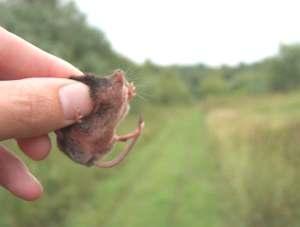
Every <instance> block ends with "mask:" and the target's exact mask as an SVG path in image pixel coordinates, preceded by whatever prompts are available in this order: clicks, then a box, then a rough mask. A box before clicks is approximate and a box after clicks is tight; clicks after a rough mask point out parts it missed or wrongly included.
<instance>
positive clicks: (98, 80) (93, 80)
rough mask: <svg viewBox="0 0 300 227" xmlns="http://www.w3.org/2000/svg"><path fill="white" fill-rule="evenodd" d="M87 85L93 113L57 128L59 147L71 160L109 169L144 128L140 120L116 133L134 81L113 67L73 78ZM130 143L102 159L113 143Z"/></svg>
mask: <svg viewBox="0 0 300 227" xmlns="http://www.w3.org/2000/svg"><path fill="white" fill-rule="evenodd" d="M73 79H75V80H78V81H81V82H82V83H85V84H87V85H88V86H89V87H90V95H91V98H92V100H93V110H92V112H91V113H90V114H89V115H88V116H86V117H84V118H81V117H80V114H78V116H79V117H78V123H77V124H73V125H71V126H68V127H66V128H63V129H60V130H57V131H56V134H57V144H58V146H59V148H60V149H61V150H62V151H63V152H64V153H65V154H66V155H67V156H69V157H70V158H71V159H72V160H73V161H75V162H77V163H80V164H82V165H86V166H91V165H95V166H97V167H100V168H109V167H113V166H115V165H117V164H119V163H120V162H121V161H122V160H123V159H124V158H125V157H126V155H127V154H128V153H129V151H130V150H131V149H132V147H133V145H134V144H135V143H136V141H137V139H138V137H139V136H140V134H141V132H142V129H143V127H144V122H143V120H141V119H140V121H139V124H138V127H137V129H136V130H135V131H133V132H131V133H128V134H126V135H122V136H118V135H117V134H116V127H117V126H118V124H119V122H120V121H121V120H122V119H124V118H125V116H126V115H127V113H128V111H129V102H130V101H131V99H132V98H133V96H135V87H134V85H133V83H128V82H127V80H126V78H125V75H124V72H123V71H121V70H116V71H115V72H114V73H113V74H112V75H110V76H107V77H96V76H94V75H86V76H82V77H75V78H73ZM128 140H130V143H129V144H128V145H127V146H126V147H125V149H124V150H123V151H122V152H121V153H120V154H119V155H118V156H117V157H116V158H115V159H113V160H111V161H101V159H102V158H103V157H104V156H105V155H106V154H107V153H108V152H109V151H110V150H111V149H112V147H113V145H114V143H116V142H119V141H120V142H126V141H128Z"/></svg>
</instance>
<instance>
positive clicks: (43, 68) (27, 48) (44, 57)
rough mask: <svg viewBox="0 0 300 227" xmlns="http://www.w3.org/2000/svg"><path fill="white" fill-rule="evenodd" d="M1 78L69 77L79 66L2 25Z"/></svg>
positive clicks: (0, 36)
mask: <svg viewBox="0 0 300 227" xmlns="http://www.w3.org/2000/svg"><path fill="white" fill-rule="evenodd" d="M0 40H1V42H0V79H2V80H3V79H6V80H8V79H20V78H25V77H36V76H38V77H43V76H52V77H69V76H71V75H81V74H82V72H80V71H79V70H78V69H77V68H75V67H74V66H72V65H71V64H69V63H67V62H66V61H64V60H62V59H60V58H58V57H55V56H53V55H51V54H48V53H46V52H45V51H43V50H41V49H39V48H37V47H35V46H33V45H32V44H30V43H28V42H26V41H25V40H23V39H21V38H20V37H18V36H16V35H14V34H12V33H10V32H8V31H6V30H5V29H3V28H1V27H0ZM8 63H9V64H8Z"/></svg>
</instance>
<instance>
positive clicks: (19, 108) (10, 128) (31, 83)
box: [0, 78, 92, 140]
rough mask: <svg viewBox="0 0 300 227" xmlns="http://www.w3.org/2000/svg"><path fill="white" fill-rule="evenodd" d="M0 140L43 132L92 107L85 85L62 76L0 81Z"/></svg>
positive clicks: (84, 112) (58, 126) (85, 113)
mask: <svg viewBox="0 0 300 227" xmlns="http://www.w3.org/2000/svg"><path fill="white" fill-rule="evenodd" d="M0 107H1V108H0V140H1V139H7V138H30V137H36V136H40V135H45V134H47V133H48V132H50V131H53V130H56V129H58V128H62V127H65V126H67V125H69V124H72V123H74V122H75V121H76V116H78V111H79V112H80V114H81V115H83V116H85V115H87V114H88V113H89V112H90V111H91V109H92V101H91V100H90V95H89V88H88V87H87V86H86V85H85V84H83V83H80V82H77V81H74V80H69V79H62V78H29V79H22V80H15V81H2V82H0Z"/></svg>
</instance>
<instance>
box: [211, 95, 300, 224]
mask: <svg viewBox="0 0 300 227" xmlns="http://www.w3.org/2000/svg"><path fill="white" fill-rule="evenodd" d="M252 101H253V100H252ZM286 101H288V99H286V100H285V101H284V100H282V99H280V100H278V99H276V100H272V99H269V100H268V99H265V100H260V101H258V102H253V103H252V105H250V106H249V103H244V104H243V103H240V105H237V104H235V107H234V108H230V109H224V108H223V109H219V110H216V109H215V110H214V111H211V112H210V113H209V114H208V118H207V124H208V126H209V127H210V133H211V136H212V137H211V138H212V141H213V144H214V151H215V158H216V160H217V163H218V172H219V174H218V175H219V180H218V191H219V196H220V210H221V214H222V223H223V226H239V227H254V226H255V227H277V226H278V227H279V226H300V219H299V217H300V195H299V190H300V149H299V148H300V121H299V119H298V120H297V119H295V117H292V115H291V114H290V112H289V111H288V110H287V111H285V112H284V111H283V112H282V114H280V115H279V114H278V109H280V106H282V105H286ZM270 102H271V103H273V104H275V105H269V103H270ZM298 102H299V101H298ZM229 103H230V102H229ZM258 103H260V107H258ZM263 103H265V109H264V111H259V109H261V107H262V106H264V105H263ZM298 104H299V103H298ZM225 106H226V105H225ZM228 106H230V105H228ZM245 106H247V110H245ZM296 106H297V105H295V107H296ZM299 106H300V105H298V107H299ZM274 109H276V110H274ZM294 109H296V108H294ZM298 112H299V108H298ZM274 114H275V115H274ZM278 122H280V123H278Z"/></svg>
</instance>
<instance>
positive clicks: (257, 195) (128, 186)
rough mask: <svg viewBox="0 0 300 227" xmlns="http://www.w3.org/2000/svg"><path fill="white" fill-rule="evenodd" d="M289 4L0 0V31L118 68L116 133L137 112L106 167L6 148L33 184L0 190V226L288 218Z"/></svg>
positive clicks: (299, 120)
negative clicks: (126, 92) (21, 194)
mask: <svg viewBox="0 0 300 227" xmlns="http://www.w3.org/2000/svg"><path fill="white" fill-rule="evenodd" d="M299 6H300V3H297V1H291V0H285V1H283V0H279V1H257V0H255V1H253V0H252V1H238V0H228V1H217V0H213V1H208V0H202V1H196V0H194V1H193V0H185V1H181V0H178V1H169V0H168V1H158V0H153V1H142V0H140V1H137V0H130V1H118V0H112V1H92V0H85V1H84V0H77V1H67V0H47V1H46V0H45V1H41V0H0V25H1V26H3V27H4V28H6V29H8V30H9V31H11V32H14V33H16V34H17V35H19V36H21V37H23V38H24V39H26V40H28V41H30V42H32V43H33V44H34V45H36V46H38V47H40V48H42V49H44V50H46V51H49V52H50V53H52V54H55V55H57V56H59V57H61V58H64V59H66V60H68V61H69V62H71V63H72V64H74V65H75V66H77V67H78V68H80V69H81V70H82V71H88V72H95V73H97V74H98V75H107V74H109V73H111V72H112V71H113V70H114V69H116V68H121V69H123V70H124V71H126V73H127V77H128V80H130V81H133V82H134V83H135V84H136V86H137V89H138V96H137V97H136V99H135V100H134V102H133V103H132V109H131V113H130V114H129V116H128V117H127V118H126V120H125V121H124V122H123V123H122V125H121V128H120V129H119V132H120V133H122V132H127V131H130V130H132V128H134V127H135V125H136V121H137V118H138V115H139V114H140V113H141V114H142V115H143V116H144V119H145V122H146V128H145V131H144V135H143V136H142V138H141V140H140V141H139V142H138V144H137V146H136V147H135V148H134V150H133V151H132V153H131V154H130V155H129V156H128V158H127V159H126V160H125V161H124V162H123V163H122V164H120V165H119V166H118V167H116V168H113V169H95V168H86V167H84V166H80V165H77V164H75V163H73V162H71V161H70V160H69V159H68V158H67V157H65V156H64V155H63V154H62V153H61V152H59V151H58V149H57V148H56V146H54V147H53V150H52V153H51V155H50V157H49V158H48V159H47V160H45V161H43V162H39V163H34V162H32V161H30V160H29V159H28V158H26V157H24V155H22V153H21V152H19V151H18V155H20V156H22V158H23V159H24V160H25V162H26V163H27V164H28V165H29V166H30V168H31V169H32V171H33V173H34V174H35V175H36V176H37V177H38V178H39V179H40V180H41V182H42V183H43V185H44V190H45V193H44V196H43V197H42V198H41V199H40V200H38V201H37V202H34V203H28V202H23V201H21V200H19V199H16V198H14V197H13V196H11V195H10V194H9V193H7V192H5V191H4V190H2V189H1V191H0V204H1V205H0V226H1V227H2V226H4V227H6V226H9V227H11V226H12V227H19V226H31V227H40V226H44V227H52V226H53V227H54V226H65V227H81V226H89V227H93V226H105V227H108V226H109V227H111V226H118V227H120V226H122V227H123V226H124V227H125V226H128V227H129V226H130V227H147V226H162V227H167V226H197V227H201V226H203V227H227V226H228V227H229V226H230V227H232V226H237V227H254V226H255V227H273V226H274V227H277V226H278V227H279V226H290V227H293V226H300V219H299V215H300V196H299V190H300V151H299V147H300V138H299V137H300V92H299V88H300V45H299V44H297V42H299V41H300V30H299V25H298V22H299V20H300V14H299V13H298V9H299ZM0 42H1V40H0ZM54 139H55V138H54V136H53V140H54ZM5 144H6V145H7V146H10V147H11V148H13V149H16V150H17V148H16V144H15V143H14V142H13V141H5ZM117 148H119V149H120V148H121V147H117ZM116 150H118V149H116Z"/></svg>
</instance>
